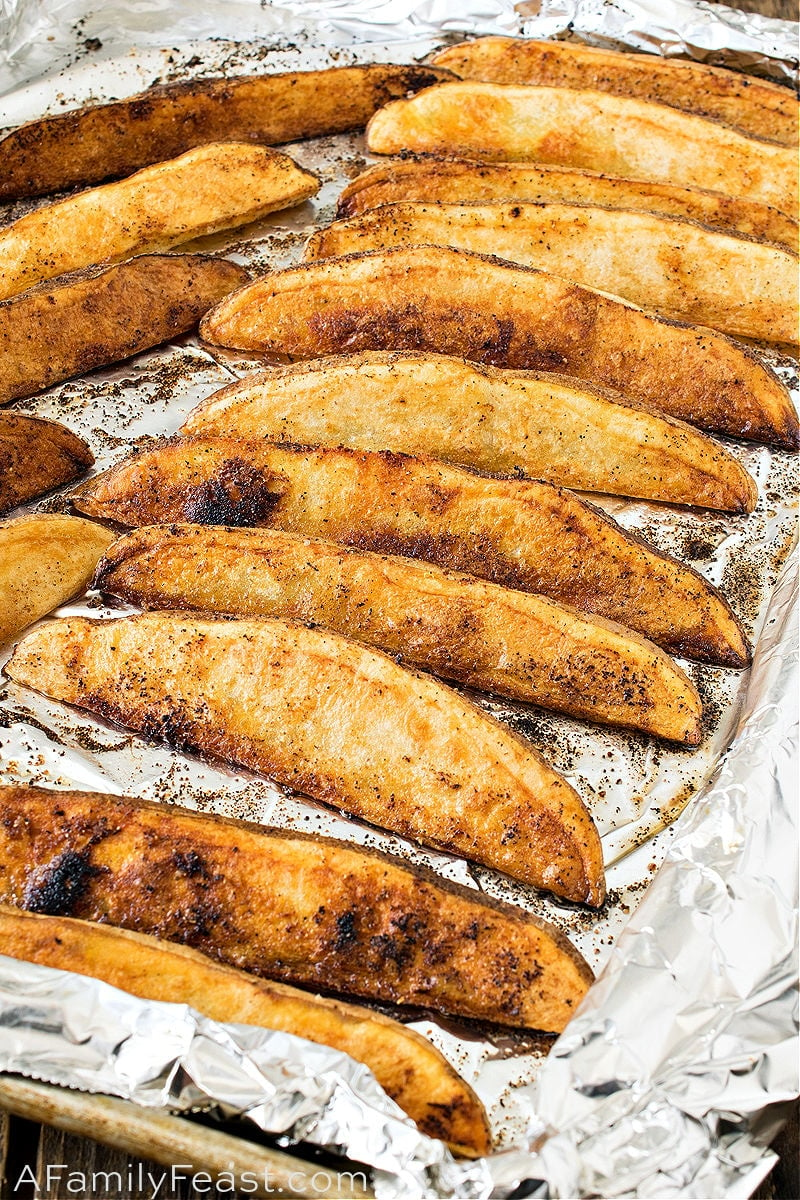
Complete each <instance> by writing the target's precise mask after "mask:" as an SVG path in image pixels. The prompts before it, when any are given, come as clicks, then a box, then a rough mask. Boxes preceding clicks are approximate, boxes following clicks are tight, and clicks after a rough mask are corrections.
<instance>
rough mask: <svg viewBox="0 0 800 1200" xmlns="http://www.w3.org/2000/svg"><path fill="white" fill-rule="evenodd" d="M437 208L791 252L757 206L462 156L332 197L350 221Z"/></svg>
mask: <svg viewBox="0 0 800 1200" xmlns="http://www.w3.org/2000/svg"><path fill="white" fill-rule="evenodd" d="M409 200H413V201H417V202H425V201H428V202H430V201H439V202H441V203H443V204H494V203H498V202H499V203H502V202H503V201H504V200H508V201H511V200H521V201H524V202H526V203H538V204H542V203H545V204H551V203H564V204H597V205H600V206H602V207H603V208H626V209H632V210H633V211H634V212H651V213H658V214H659V215H660V216H662V217H681V218H683V219H685V220H687V221H699V222H700V224H701V225H707V226H708V227H709V228H710V229H719V230H721V231H722V232H724V233H733V234H736V233H744V234H746V235H747V236H748V237H755V238H758V239H759V240H761V241H764V242H775V243H776V244H777V245H779V246H786V247H787V248H788V249H789V250H793V251H795V252H796V251H797V245H798V227H797V221H793V220H792V219H791V217H787V216H786V214H785V213H782V212H778V210H777V208H772V207H770V205H769V204H762V203H761V202H760V201H758V200H742V199H739V198H737V197H736V196H724V195H723V194H722V193H721V192H709V191H706V190H704V189H703V188H690V187H677V186H675V185H674V184H671V183H655V182H654V181H653V180H647V179H622V178H620V177H618V176H615V175H601V174H599V173H598V172H597V171H581V170H579V169H578V168H577V167H548V166H544V165H543V164H535V163H504V162H481V161H480V159H468V158H437V157H434V156H426V157H423V158H407V159H395V160H392V161H391V162H382V163H378V164H377V165H376V166H373V167H369V168H368V169H367V170H366V171H364V172H363V173H362V174H361V175H357V176H356V178H355V179H354V180H353V181H352V182H351V183H349V184H348V185H347V187H346V188H344V190H343V191H342V193H341V195H340V196H339V201H338V205H337V210H336V215H337V216H339V217H355V216H358V214H359V213H363V212H368V211H369V210H370V209H373V208H377V207H378V206H379V205H380V204H394V203H398V202H400V201H409Z"/></svg>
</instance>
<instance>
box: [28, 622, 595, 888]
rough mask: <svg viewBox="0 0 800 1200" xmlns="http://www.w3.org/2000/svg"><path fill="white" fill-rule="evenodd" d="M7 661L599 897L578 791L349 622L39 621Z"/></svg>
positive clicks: (298, 783) (451, 844)
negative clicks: (351, 632)
mask: <svg viewBox="0 0 800 1200" xmlns="http://www.w3.org/2000/svg"><path fill="white" fill-rule="evenodd" d="M6 671H7V673H8V674H9V675H10V677H11V678H12V679H15V680H16V681H17V682H18V683H24V684H26V685H27V686H29V687H34V688H37V689H38V690H39V691H42V692H44V693H45V694H46V695H48V696H51V697H52V698H53V699H55V700H63V701H66V702H67V703H68V704H77V705H78V706H80V707H82V708H87V709H89V711H90V712H94V713H97V714H98V715H99V716H102V717H104V718H109V719H111V720H113V721H116V722H118V723H119V724H121V725H123V726H125V727H126V728H131V729H135V730H137V731H138V732H141V733H143V734H144V735H145V736H149V737H156V738H158V739H160V740H164V741H166V742H167V744H168V745H171V746H173V747H175V748H176V749H181V750H191V751H199V752H200V753H203V754H210V755H213V756H215V757H216V758H219V759H222V760H224V761H226V762H231V763H235V764H237V765H240V766H243V767H247V768H248V769H250V770H253V771H259V772H261V773H263V774H265V775H269V776H270V777H271V778H273V779H276V780H278V782H280V783H283V784H287V785H289V786H291V787H293V788H295V789H297V790H299V791H303V792H305V793H306V794H307V795H309V796H313V797H314V798H315V799H316V800H322V801H324V802H325V803H327V804H332V805H334V806H336V807H337V808H341V809H344V810H346V811H347V812H349V813H352V814H353V815H355V816H357V817H360V818H362V819H363V820H366V821H370V822H371V823H372V824H373V825H378V826H380V827H381V828H383V829H388V830H390V831H391V832H393V833H399V834H401V835H402V836H404V837H410V838H414V839H416V840H417V841H420V842H423V843H425V844H426V845H429V846H436V847H438V848H441V849H445V850H448V851H449V852H451V853H454V854H458V855H460V856H461V857H465V858H468V859H471V860H472V861H474V862H480V863H484V864H485V865H486V866H490V867H494V868H495V869H497V870H499V871H505V872H506V873H507V874H509V875H512V876H513V877H514V878H517V879H522V880H523V881H524V882H525V883H530V884H532V885H533V886H534V887H541V888H547V889H548V890H550V891H553V892H555V893H556V894H558V895H560V896H565V897H566V898H567V899H570V900H577V901H582V902H584V903H587V904H593V905H597V904H600V903H602V900H603V896H604V894H605V885H604V882H603V859H602V852H601V849H600V839H599V837H598V835H597V830H596V829H595V826H594V823H593V821H592V818H591V817H590V816H589V813H588V812H587V810H586V808H585V807H584V805H583V803H582V801H581V799H580V797H579V796H578V794H577V792H575V791H574V790H573V789H572V788H571V787H570V785H569V784H568V783H567V782H566V781H565V780H564V779H562V777H561V776H560V775H557V774H556V772H555V771H552V770H551V769H550V768H549V767H548V766H547V765H546V764H545V763H544V762H543V761H542V760H541V759H540V758H539V757H538V755H536V754H535V753H534V751H533V750H532V749H531V748H530V746H529V745H528V744H527V743H525V742H524V741H523V740H522V739H521V738H520V737H518V736H517V735H516V734H514V733H512V732H511V730H509V729H508V728H507V727H506V726H504V725H501V724H500V723H499V722H498V721H495V720H494V719H493V718H492V717H489V716H487V715H486V714H484V713H483V712H481V711H480V710H479V709H478V708H476V707H475V706H474V705H473V704H471V703H470V702H469V701H468V700H465V699H463V698H462V697H461V696H460V695H458V693H456V692H454V691H452V690H451V689H450V688H448V687H445V685H444V684H441V683H438V682H437V681H436V680H434V679H432V678H430V676H427V675H420V674H418V673H416V672H413V671H409V670H407V669H406V668H405V667H401V666H399V665H398V664H397V663H396V662H395V661H394V660H393V659H392V658H390V657H389V656H388V655H386V654H380V653H378V652H377V651H375V650H371V649H367V648H366V647H365V646H362V645H360V644H359V643H357V642H353V641H350V640H349V639H347V638H343V637H340V636H339V635H338V634H334V633H329V632H327V631H325V630H320V629H308V628H307V627H306V626H304V625H299V624H297V623H295V622H285V621H276V620H270V619H263V620H240V621H221V620H211V619H204V618H202V617H198V616H194V615H192V614H188V615H187V614H173V613H163V612H153V613H144V614H143V615H141V616H135V617H122V618H120V619H119V620H115V621H91V620H88V619H86V618H85V617H73V618H70V619H66V620H62V621H51V622H50V623H49V624H47V625H43V626H40V627H39V628H38V629H35V630H33V631H32V632H31V633H30V634H28V636H27V637H26V638H24V639H23V641H22V642H20V644H19V646H18V647H17V650H16V652H15V654H14V656H13V658H12V660H11V661H10V662H9V663H8V665H7V667H6ZM368 714H369V715H368Z"/></svg>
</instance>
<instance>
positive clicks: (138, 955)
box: [0, 792, 491, 1157]
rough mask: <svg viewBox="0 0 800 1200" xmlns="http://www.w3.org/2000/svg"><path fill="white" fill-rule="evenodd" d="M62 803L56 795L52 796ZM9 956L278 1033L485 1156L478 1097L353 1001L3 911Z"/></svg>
mask: <svg viewBox="0 0 800 1200" xmlns="http://www.w3.org/2000/svg"><path fill="white" fill-rule="evenodd" d="M46 795H47V796H48V798H49V799H50V800H51V802H53V803H56V804H57V803H58V797H59V793H58V792H48V793H46ZM0 946H2V948H3V954H8V955H10V956H11V957H12V958H19V959H22V960H24V961H25V962H35V963H40V964H41V965H42V966H46V967H55V968H57V969H58V970H60V971H73V972H75V973H76V974H78V975H88V976H90V977H91V978H93V979H102V980H103V982H104V983H108V984H111V986H112V987H115V988H120V989H121V990H122V991H125V992H130V993H132V994H133V995H134V996H140V997H142V999H145V1000H159V1001H166V1002H167V1003H170V1004H188V1005H189V1006H190V1007H191V1008H193V1009H195V1010H196V1011H197V1012H200V1013H203V1014H204V1015H205V1016H207V1017H211V1019H212V1020H214V1021H222V1022H234V1023H236V1024H242V1025H258V1026H261V1027H263V1028H266V1029H280V1030H282V1031H283V1032H285V1033H291V1034H294V1035H295V1036H296V1037H302V1038H307V1039H308V1040H309V1041H311V1042H319V1043H321V1044H322V1045H323V1046H332V1047H333V1048H334V1049H335V1050H341V1051H342V1052H343V1053H344V1054H349V1055H350V1056H351V1057H352V1058H354V1059H356V1061H357V1062H362V1063H364V1064H365V1065H366V1066H367V1067H369V1069H370V1070H371V1071H372V1073H373V1074H374V1075H375V1077H376V1079H377V1080H378V1083H380V1085H381V1087H382V1088H383V1089H384V1091H386V1092H387V1093H388V1094H389V1095H390V1096H391V1097H392V1099H393V1100H394V1101H396V1103H397V1104H399V1105H400V1107H401V1108H402V1109H403V1111H404V1112H406V1113H407V1114H408V1115H409V1116H410V1117H411V1119H412V1121H415V1122H416V1124H417V1126H418V1127H419V1129H421V1130H422V1132H423V1133H427V1134H428V1135H429V1136H430V1137H436V1138H441V1139H442V1140H443V1141H445V1142H447V1143H448V1144H449V1145H450V1147H451V1148H452V1149H453V1150H454V1151H455V1153H457V1154H464V1155H467V1156H470V1157H471V1156H474V1155H479V1154H487V1153H488V1152H489V1150H490V1148H491V1138H490V1135H489V1127H488V1123H487V1120H486V1114H485V1113H484V1111H483V1106H482V1105H481V1102H480V1100H479V1099H478V1097H477V1096H476V1095H475V1093H474V1092H473V1090H472V1088H471V1087H469V1086H468V1085H467V1084H466V1083H465V1082H464V1080H463V1079H461V1078H460V1076H459V1075H458V1074H457V1072H456V1071H455V1070H454V1069H453V1068H452V1067H451V1066H450V1064H449V1063H448V1062H447V1060H446V1059H445V1058H444V1057H443V1055H441V1054H440V1053H439V1051H438V1050H437V1049H436V1048H435V1047H434V1046H432V1045H431V1044H430V1042H428V1041H426V1040H425V1038H424V1037H422V1036H421V1035H420V1034H418V1033H415V1032H414V1030H413V1029H406V1028H405V1026H403V1025H401V1024H400V1023H399V1022H398V1021H393V1020H391V1019H390V1018H389V1017H385V1016H382V1015H381V1014H380V1013H373V1012H370V1011H369V1009H366V1008H360V1007H358V1006H356V1005H354V1004H343V1003H342V1002H341V1001H337V1000H326V999H324V998H323V997H322V996H314V995H309V994H308V993H306V992H302V991H300V990H299V989H298V988H293V987H289V986H287V985H286V984H280V983H267V982H266V981H265V980H263V979H258V978H256V977H255V976H252V975H247V974H245V972H244V971H239V970H236V969H235V968H232V967H226V966H224V965H223V964H221V963H219V962H214V961H213V960H212V959H210V958H207V957H206V955H204V954H200V953H198V951H196V950H191V949H189V948H188V947H187V946H182V945H179V944H177V943H175V942H164V941H160V940H157V939H156V938H154V937H150V936H148V935H147V934H142V933H134V932H133V931H131V930H127V929H115V928H113V927H112V926H109V925H99V924H97V923H95V922H90V921H80V920H76V919H75V918H74V917H61V916H45V915H43V914H37V913H31V912H25V911H23V910H21V909H18V908H11V907H9V906H8V905H5V904H2V905H0Z"/></svg>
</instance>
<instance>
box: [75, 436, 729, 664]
mask: <svg viewBox="0 0 800 1200" xmlns="http://www.w3.org/2000/svg"><path fill="white" fill-rule="evenodd" d="M72 499H73V503H74V504H75V507H76V508H78V509H80V510H81V511H83V512H86V513H89V514H90V515H92V516H95V517H98V518H100V519H103V520H111V521H117V522H119V523H121V524H124V525H158V524H168V523H170V522H172V521H189V522H192V523H195V524H201V525H238V526H248V525H262V526H267V527H268V528H272V529H282V530H284V531H286V532H288V533H301V534H304V535H306V536H308V537H321V538H328V539H330V540H332V541H336V542H341V543H343V544H344V545H346V546H353V547H355V548H357V549H360V550H372V551H376V552H377V553H380V554H399V555H402V556H403V557H407V558H422V559H426V560H427V561H428V562H433V563H435V564H437V565H438V566H440V567H445V568H450V569H453V570H457V571H465V572H466V573H467V574H469V575H477V576H478V577H480V578H483V579H488V580H490V581H492V582H494V583H500V584H502V585H504V586H505V587H511V588H518V589H520V590H521V591H527V592H536V593H539V594H543V595H546V596H549V597H550V598H551V599H554V600H557V601H558V602H559V603H562V604H570V605H572V606H573V607H575V608H578V609H580V610H581V611H582V612H586V613H591V614H592V615H595V616H602V617H604V618H606V619H607V620H613V621H618V622H619V623H620V624H621V625H626V626H628V628H630V629H635V630H636V631H637V632H638V633H641V634H642V635H643V636H644V637H647V638H649V639H650V640H651V641H654V642H656V643H657V644H658V645H661V646H663V647H664V648H665V649H667V650H670V651H672V652H673V653H677V654H683V655H685V656H687V657H689V658H699V659H701V660H703V661H710V662H717V663H721V664H724V665H726V666H739V667H740V666H744V665H746V663H747V661H748V655H749V651H748V649H747V644H746V642H745V640H744V636H743V634H742V632H741V629H740V628H739V625H738V623H737V622H736V619H735V617H734V616H733V614H732V613H731V611H730V608H729V607H728V605H727V603H726V602H725V600H724V598H723V597H722V596H721V594H720V593H719V592H718V591H717V590H716V589H715V588H714V587H712V585H711V584H709V583H708V582H707V581H706V580H705V579H703V577H702V576H701V575H699V574H698V573H697V572H696V571H694V570H692V569H691V568H690V567H686V566H684V565H683V564H682V563H679V562H677V560H675V559H673V558H669V557H668V556H666V555H662V554H658V553H657V552H656V551H655V550H653V549H652V547H650V546H648V545H647V543H646V542H645V541H644V540H643V539H641V538H638V537H636V536H635V535H633V534H630V533H626V532H625V531H624V530H622V529H621V528H620V527H619V526H618V525H617V524H616V522H614V521H612V520H611V518H609V517H607V516H605V514H603V513H601V512H599V511H598V510H597V509H595V508H593V507H592V506H591V505H590V504H586V503H584V502H583V501H581V500H579V499H578V497H577V496H575V495H574V494H572V493H571V492H567V491H563V490H562V489H559V488H555V487H553V486H552V485H551V484H547V483H540V482H538V481H534V480H517V479H487V478H485V477H483V476H480V475H475V474H472V473H471V472H469V471H464V470H460V469H459V468H456V467H450V466H446V465H445V464H443V463H438V462H435V461H433V460H432V459H429V458H424V457H411V456H410V455H405V454H391V453H389V452H388V451H387V452H377V451H367V450H364V451H355V450H349V449H347V448H338V449H331V448H330V447H325V448H319V447H318V448H310V447H299V446H290V445H287V444H275V443H269V442H264V441H259V442H253V441H250V442H245V441H240V440H235V439H226V438H199V437H198V438H180V439H177V440H175V441H172V442H165V443H163V444H162V445H161V446H159V447H157V448H155V449H154V450H150V451H144V452H143V453H141V454H139V455H135V456H133V457H132V458H130V459H127V460H125V461H123V462H122V463H120V464H118V465H117V466H116V467H114V468H112V469H111V470H110V471H107V472H106V473H105V474H104V475H100V476H97V477H95V478H94V479H92V480H90V481H89V482H88V483H87V484H85V485H83V486H82V487H80V488H79V489H78V490H77V491H76V492H75V493H73V496H72Z"/></svg>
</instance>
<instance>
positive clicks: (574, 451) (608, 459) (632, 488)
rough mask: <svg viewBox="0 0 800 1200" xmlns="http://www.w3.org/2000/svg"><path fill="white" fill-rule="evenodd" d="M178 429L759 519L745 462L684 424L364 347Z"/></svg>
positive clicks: (564, 390)
mask: <svg viewBox="0 0 800 1200" xmlns="http://www.w3.org/2000/svg"><path fill="white" fill-rule="evenodd" d="M183 432H184V433H189V434H200V435H204V434H205V435H209V434H211V435H219V436H227V437H231V436H232V437H242V438H257V437H266V438H269V439H270V440H274V441H279V442H299V443H304V444H313V445H321V446H352V447H353V449H356V450H395V451H401V452H405V453H408V454H430V455H431V456H432V457H433V458H438V459H441V460H443V461H444V462H451V463H455V464H456V465H463V466H467V467H473V468H475V469H476V470H479V471H486V472H488V473H491V474H497V475H513V476H516V477H520V476H522V477H525V476H527V477H528V478H533V479H546V480H548V481H549V482H551V483H557V484H560V485H562V486H563V487H572V488H579V489H581V490H582V491H589V492H609V493H611V494H614V495H620V496H636V497H640V498H643V499H648V500H666V501H670V502H672V503H674V504H692V505H699V506H702V507H708V508H720V509H723V510H728V511H732V512H751V511H752V509H753V508H754V506H755V504H756V502H757V500H758V489H757V487H756V485H755V482H754V480H753V479H752V478H751V477H750V475H748V473H747V472H746V471H745V469H744V468H743V467H742V466H741V465H740V464H739V463H738V461H737V460H736V459H735V458H734V457H733V455H732V454H729V453H728V452H727V451H725V450H724V449H723V448H722V447H721V446H720V445H718V444H717V443H716V442H713V441H712V440H711V439H710V438H707V437H704V436H703V435H702V434H701V433H698V432H697V431H696V430H694V429H692V427H691V426H688V425H685V424H684V423H683V422H678V421H673V420H671V419H670V418H668V417H661V416H658V415H656V414H655V413H652V412H649V411H647V410H646V409H642V408H634V407H633V406H631V405H627V404H625V403H624V402H623V401H622V399H621V397H619V396H616V395H614V394H613V393H610V392H606V391H604V390H603V389H602V388H598V387H591V386H589V385H587V384H580V383H578V382H577V381H576V380H574V379H570V378H569V377H567V376H561V375H552V374H546V373H536V372H533V371H508V370H506V371H503V370H499V369H498V368H496V367H482V366H479V365H478V364H476V363H470V362H467V361H466V360H465V359H460V358H448V357H446V356H445V355H440V354H420V353H415V352H414V351H410V350H409V351H405V352H401V351H397V352H392V351H382V350H365V351H363V353H361V354H344V355H338V356H334V357H330V358H321V359H313V360H312V361H311V362H300V363H294V364H292V365H291V366H284V367H272V368H271V369H270V370H267V371H263V372H259V373H256V374H253V375H245V376H244V377H243V378H242V379H239V380H237V381H236V382H235V383H232V384H229V385H228V386H227V387H224V388H222V389H221V390H220V391H218V392H214V394H213V395H212V396H209V397H208V399H207V400H205V401H204V402H203V403H202V404H200V405H199V406H198V407H197V408H196V409H195V410H194V412H192V413H190V414H189V417H188V419H187V421H186V422H185V424H184V426H183Z"/></svg>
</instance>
